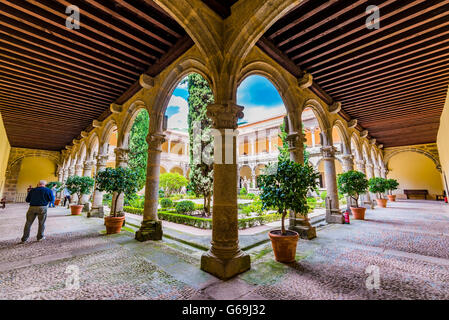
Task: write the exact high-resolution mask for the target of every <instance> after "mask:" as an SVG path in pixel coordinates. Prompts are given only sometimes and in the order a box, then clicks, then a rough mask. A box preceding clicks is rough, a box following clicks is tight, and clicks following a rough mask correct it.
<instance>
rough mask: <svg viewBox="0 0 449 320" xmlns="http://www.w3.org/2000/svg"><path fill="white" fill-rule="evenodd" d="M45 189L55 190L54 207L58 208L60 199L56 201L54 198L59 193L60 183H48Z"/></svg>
mask: <svg viewBox="0 0 449 320" xmlns="http://www.w3.org/2000/svg"><path fill="white" fill-rule="evenodd" d="M46 187H47V188H49V189H52V188H53V187H56V188H55V192H56V195H55V206H59V203H60V202H61V199H57V198H56V197H57V196H58V194H59V192H61V189H62V182H59V181H51V182H49V183H47V185H46Z"/></svg>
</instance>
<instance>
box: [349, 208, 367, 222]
mask: <svg viewBox="0 0 449 320" xmlns="http://www.w3.org/2000/svg"><path fill="white" fill-rule="evenodd" d="M365 211H366V208H365V207H359V208H354V207H351V212H352V215H353V216H354V219H356V220H365Z"/></svg>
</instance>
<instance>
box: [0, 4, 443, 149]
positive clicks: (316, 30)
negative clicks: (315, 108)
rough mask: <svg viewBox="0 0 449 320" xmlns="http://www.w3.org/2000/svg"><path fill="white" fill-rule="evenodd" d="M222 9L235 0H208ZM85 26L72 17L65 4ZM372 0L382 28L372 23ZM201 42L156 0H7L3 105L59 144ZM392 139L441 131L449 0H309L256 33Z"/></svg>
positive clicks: (18, 133) (3, 9)
mask: <svg viewBox="0 0 449 320" xmlns="http://www.w3.org/2000/svg"><path fill="white" fill-rule="evenodd" d="M203 2H204V3H205V4H207V5H208V6H209V7H210V8H211V9H212V10H215V11H216V12H217V13H218V14H219V15H220V16H221V17H222V18H226V17H228V16H229V15H230V14H231V13H232V5H233V4H234V3H235V2H237V1H236V0H226V1H225V0H223V1H219V0H203ZM71 4H73V5H77V6H79V8H80V9H81V28H80V29H79V30H70V29H67V28H66V26H65V20H66V18H67V14H66V13H65V9H66V7H67V6H68V5H71ZM368 5H377V6H378V7H379V8H380V17H381V20H380V28H379V29H368V28H366V25H365V21H366V18H367V14H366V12H365V10H366V8H367V6H368ZM192 45H193V42H192V40H191V39H190V38H189V37H188V36H187V34H186V32H185V31H184V30H183V29H182V28H181V27H180V26H179V25H178V24H177V23H176V22H175V21H174V20H173V19H172V18H170V17H169V16H168V15H167V14H166V13H165V12H164V11H163V10H162V9H161V8H160V7H158V6H157V5H156V4H155V3H154V2H153V1H151V0H85V1H81V0H77V1H75V0H73V1H72V0H70V1H64V0H39V1H31V0H28V1H23V0H15V1H1V2H0V112H1V113H2V115H3V119H4V122H5V126H6V130H7V134H8V137H9V139H10V142H11V144H12V145H13V146H17V147H29V148H39V149H47V150H60V149H62V148H63V147H64V146H65V145H66V144H68V143H70V142H71V141H72V139H73V138H76V137H77V136H78V135H79V133H80V132H81V131H82V130H86V129H87V130H88V129H90V127H89V126H90V125H91V123H92V120H93V119H97V118H98V117H100V119H102V118H105V117H106V116H107V115H108V114H109V111H108V110H109V105H110V104H111V103H113V102H115V103H118V104H120V103H123V102H124V101H126V100H127V99H128V98H129V97H130V96H131V95H132V94H133V93H135V92H137V90H139V89H140V86H139V84H138V82H137V80H138V78H139V76H140V74H142V73H144V72H146V73H147V74H149V75H151V76H155V75H157V74H158V73H160V71H162V70H163V69H164V68H165V67H166V66H167V65H168V64H170V63H171V62H173V61H174V59H176V58H177V57H179V56H180V55H181V54H182V53H184V52H185V51H186V50H187V49H188V48H190V47H191V46H192ZM257 45H258V46H259V47H260V48H261V49H262V50H264V51H265V52H267V53H268V54H269V55H270V56H271V57H272V58H273V59H275V60H276V61H278V62H279V63H280V64H281V65H282V66H284V67H285V68H286V69H287V70H289V71H290V72H291V73H292V74H293V75H295V76H297V77H300V76H301V75H302V70H306V71H307V72H309V73H311V74H312V75H313V77H314V82H315V84H314V86H313V87H311V89H312V90H313V91H314V92H316V93H317V94H319V95H320V96H321V97H322V98H323V99H324V100H325V101H326V102H328V103H332V102H333V101H340V102H341V103H342V111H341V112H340V114H341V115H342V116H343V117H344V118H346V119H348V120H349V119H352V118H355V119H358V120H359V126H358V129H360V130H362V129H368V130H369V134H370V136H371V137H373V138H376V139H377V141H378V142H379V143H383V144H384V145H385V146H386V147H388V146H400V145H409V144H419V143H426V142H435V140H436V134H437V130H438V126H439V118H440V114H441V111H442V108H443V104H444V99H445V96H446V92H447V85H448V83H449V0H445V1H434V0H415V1H413V0H410V1H404V0H377V1H367V0H358V1H357V0H327V1H326V0H304V1H303V2H302V3H301V4H300V5H299V6H297V7H296V8H294V9H293V10H291V11H290V12H289V13H287V14H286V15H285V16H284V17H283V18H281V19H280V20H279V21H277V22H276V23H275V24H274V25H273V26H272V27H271V28H270V29H269V30H268V31H267V32H266V34H265V35H264V36H263V37H262V38H261V39H260V40H259V42H258V44H257Z"/></svg>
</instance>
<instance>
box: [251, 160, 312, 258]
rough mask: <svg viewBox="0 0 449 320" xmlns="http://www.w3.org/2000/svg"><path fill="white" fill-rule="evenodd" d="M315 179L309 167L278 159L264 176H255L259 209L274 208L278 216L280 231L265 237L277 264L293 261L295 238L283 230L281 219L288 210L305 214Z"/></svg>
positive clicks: (295, 235) (295, 234)
mask: <svg viewBox="0 0 449 320" xmlns="http://www.w3.org/2000/svg"><path fill="white" fill-rule="evenodd" d="M318 178H319V175H318V173H316V172H314V170H313V167H312V166H310V165H308V164H305V165H302V164H299V163H295V162H293V161H291V160H289V159H279V162H278V163H277V164H270V165H268V166H267V167H266V168H265V170H264V174H262V175H260V176H259V177H258V185H259V187H260V189H261V190H262V192H261V194H260V200H261V201H262V208H263V209H269V208H273V209H277V211H278V212H279V213H280V214H281V215H282V225H281V230H272V231H270V232H269V234H268V235H269V237H270V239H271V244H272V246H273V251H274V256H275V259H276V260H277V261H279V262H287V263H288V262H294V261H295V254H296V245H297V242H298V238H299V235H298V233H297V232H295V231H292V230H286V229H285V217H286V215H287V213H288V212H289V211H293V212H295V213H296V214H300V215H303V216H306V215H307V213H308V211H309V207H308V205H307V193H308V192H309V191H313V190H315V189H316V187H317V181H318Z"/></svg>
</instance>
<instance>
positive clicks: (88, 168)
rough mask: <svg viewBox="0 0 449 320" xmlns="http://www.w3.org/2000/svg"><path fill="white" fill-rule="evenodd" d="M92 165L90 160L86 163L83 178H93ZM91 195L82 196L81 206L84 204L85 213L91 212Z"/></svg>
mask: <svg viewBox="0 0 449 320" xmlns="http://www.w3.org/2000/svg"><path fill="white" fill-rule="evenodd" d="M92 165H93V162H92V161H90V160H86V161H84V167H83V177H89V178H90V177H91V176H92ZM89 199H90V194H83V195H82V196H81V204H84V208H83V211H84V212H89V211H90V203H89Z"/></svg>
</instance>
